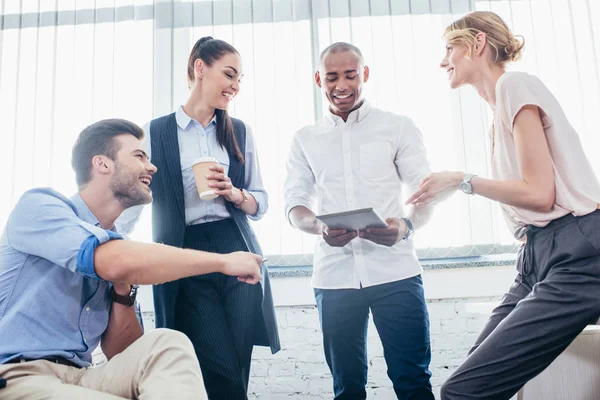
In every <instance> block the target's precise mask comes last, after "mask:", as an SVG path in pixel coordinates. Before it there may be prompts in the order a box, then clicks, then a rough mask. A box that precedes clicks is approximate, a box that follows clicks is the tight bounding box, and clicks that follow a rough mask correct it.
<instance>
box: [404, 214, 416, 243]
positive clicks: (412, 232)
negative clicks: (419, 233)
mask: <svg viewBox="0 0 600 400" xmlns="http://www.w3.org/2000/svg"><path fill="white" fill-rule="evenodd" d="M400 219H401V220H403V221H404V222H406V227H407V228H408V229H407V231H406V235H404V237H403V238H402V240H408V239H412V237H413V236H414V235H415V227H414V226H413V224H412V222H410V219H408V218H400Z"/></svg>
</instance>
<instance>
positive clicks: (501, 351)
mask: <svg viewBox="0 0 600 400" xmlns="http://www.w3.org/2000/svg"><path fill="white" fill-rule="evenodd" d="M517 270H518V272H519V273H518V275H517V278H516V279H515V282H514V284H513V285H512V286H511V288H510V289H509V291H508V293H506V295H505V296H504V299H503V301H502V303H501V304H500V305H499V306H498V307H497V308H496V309H495V310H494V311H493V312H492V316H491V317H490V319H489V321H488V323H487V325H486V326H485V327H484V328H483V331H482V332H481V334H480V336H479V338H477V340H476V341H475V345H474V346H473V348H472V349H471V351H470V355H469V357H468V358H467V359H466V361H465V362H464V363H463V364H462V365H461V366H460V367H459V368H458V369H457V370H456V371H455V372H454V374H452V376H451V377H450V378H449V379H448V381H447V382H446V383H445V384H444V385H443V386H442V390H441V395H442V400H459V399H460V400H467V399H468V400H472V399H482V400H483V399H485V400H502V399H510V398H511V397H512V396H513V395H514V394H515V393H516V392H517V391H519V389H520V388H521V387H522V386H523V385H524V384H525V383H526V382H527V381H529V380H530V379H532V378H533V377H535V376H536V375H537V374H539V373H540V372H542V371H543V370H544V369H545V368H546V367H547V366H548V365H550V363H551V362H552V361H553V360H554V359H555V358H556V357H558V355H559V354H560V353H561V352H562V351H563V350H564V349H565V348H566V347H567V346H568V345H569V344H570V343H571V342H572V341H573V340H574V339H575V338H576V337H577V335H578V334H579V333H580V332H581V331H582V330H583V328H585V326H586V325H588V324H590V323H593V322H595V321H596V320H597V319H598V316H599V315H600V212H599V211H595V212H593V213H591V214H588V215H586V216H583V217H573V216H572V215H568V216H566V217H563V218H560V219H557V220H555V221H553V222H551V223H550V224H549V225H548V226H546V227H545V228H535V227H532V228H529V229H528V232H527V243H526V244H525V245H523V247H522V248H521V251H520V254H519V258H518V261H517Z"/></svg>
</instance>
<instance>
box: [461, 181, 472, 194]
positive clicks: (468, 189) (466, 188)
mask: <svg viewBox="0 0 600 400" xmlns="http://www.w3.org/2000/svg"><path fill="white" fill-rule="evenodd" d="M460 190H462V191H463V192H465V193H467V194H470V193H471V185H469V184H468V183H467V182H463V183H461V184H460Z"/></svg>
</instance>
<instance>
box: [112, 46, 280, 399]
mask: <svg viewBox="0 0 600 400" xmlns="http://www.w3.org/2000/svg"><path fill="white" fill-rule="evenodd" d="M241 77H242V66H241V58H240V55H239V53H238V52H237V50H236V49H235V48H234V47H233V46H231V45H230V44H228V43H226V42H224V41H222V40H217V39H213V38H211V37H204V38H202V39H200V40H198V41H197V42H196V44H195V45H194V48H193V49H192V52H191V54H190V57H189V60H188V68H187V78H188V86H189V88H190V95H189V98H188V100H187V102H186V103H185V105H183V106H180V107H179V108H178V109H177V111H176V112H174V113H172V114H169V115H167V116H164V117H160V118H157V119H155V120H153V121H151V123H150V125H149V127H148V128H147V129H146V133H147V135H148V139H147V140H148V142H149V143H147V144H146V148H147V149H148V151H149V153H150V154H151V158H152V162H153V163H154V165H156V166H157V167H158V172H157V174H155V176H154V178H153V180H152V184H151V188H152V194H153V199H154V200H153V206H152V231H153V240H154V241H155V242H159V243H165V244H168V245H172V246H178V247H183V248H191V249H197V250H204V251H209V252H215V253H231V252H234V251H240V250H247V251H251V252H253V253H256V254H262V251H261V249H260V246H259V244H258V242H257V239H256V236H255V234H254V232H253V230H252V228H251V227H250V225H249V222H248V219H253V220H257V219H260V218H261V217H262V216H263V215H264V213H265V212H266V210H267V201H268V197H267V193H266V192H265V190H264V187H263V183H262V178H261V175H260V171H259V166H258V159H257V155H256V148H255V144H254V137H253V134H252V131H251V130H250V128H249V127H248V126H247V125H245V124H244V123H243V122H242V121H240V120H238V119H235V118H231V117H230V116H229V115H228V113H227V108H228V107H229V103H230V102H231V101H232V100H233V99H234V98H235V96H236V95H237V94H238V92H239V89H240V80H241ZM202 157H212V158H214V159H216V160H217V161H218V166H214V167H211V173H210V174H209V175H208V179H209V182H210V184H209V186H210V187H211V188H212V189H214V190H215V194H216V195H218V197H216V198H214V199H210V200H202V199H201V198H200V196H199V194H198V190H197V186H196V180H195V178H194V173H193V171H192V165H193V164H194V162H195V161H196V160H198V159H199V158H202ZM125 222H126V221H125ZM124 230H127V228H125V229H124ZM165 268H169V266H168V265H165ZM261 273H262V277H263V278H262V281H261V282H260V284H259V285H248V284H246V283H244V282H243V280H244V277H239V278H235V277H230V276H226V275H224V274H220V273H214V274H209V275H202V276H194V277H190V278H185V279H180V280H177V281H173V282H167V283H164V284H162V285H156V286H154V306H155V314H156V327H157V328H158V327H161V328H171V329H176V330H178V331H181V332H183V333H185V334H186V335H187V336H188V337H189V338H190V339H191V341H192V343H193V344H194V347H195V351H196V354H197V356H198V360H199V361H200V367H201V369H202V373H203V376H204V380H205V384H206V390H207V392H208V396H209V398H210V399H215V400H221V399H228V400H230V399H231V400H235V399H246V398H247V389H248V379H249V374H250V362H251V358H252V349H253V346H254V345H264V346H270V347H271V351H272V352H273V353H275V352H277V351H278V350H279V348H280V347H279V337H278V332H277V323H276V320H275V313H274V308H273V300H272V296H271V289H270V285H269V274H268V271H267V268H266V266H265V265H263V266H262V271H261Z"/></svg>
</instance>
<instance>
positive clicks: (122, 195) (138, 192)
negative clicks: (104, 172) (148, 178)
mask: <svg viewBox="0 0 600 400" xmlns="http://www.w3.org/2000/svg"><path fill="white" fill-rule="evenodd" d="M110 188H111V190H112V192H113V195H114V196H115V198H116V199H117V200H118V201H119V203H121V206H122V207H123V209H124V210H126V209H128V208H129V207H133V206H139V205H140V204H148V203H150V202H151V201H152V196H151V195H150V194H149V193H148V192H146V191H145V189H143V188H141V187H140V180H139V176H137V175H134V174H133V173H131V172H127V171H124V170H123V168H122V167H121V166H120V165H119V164H117V165H116V167H115V174H114V176H113V178H112V181H111V183H110Z"/></svg>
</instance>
